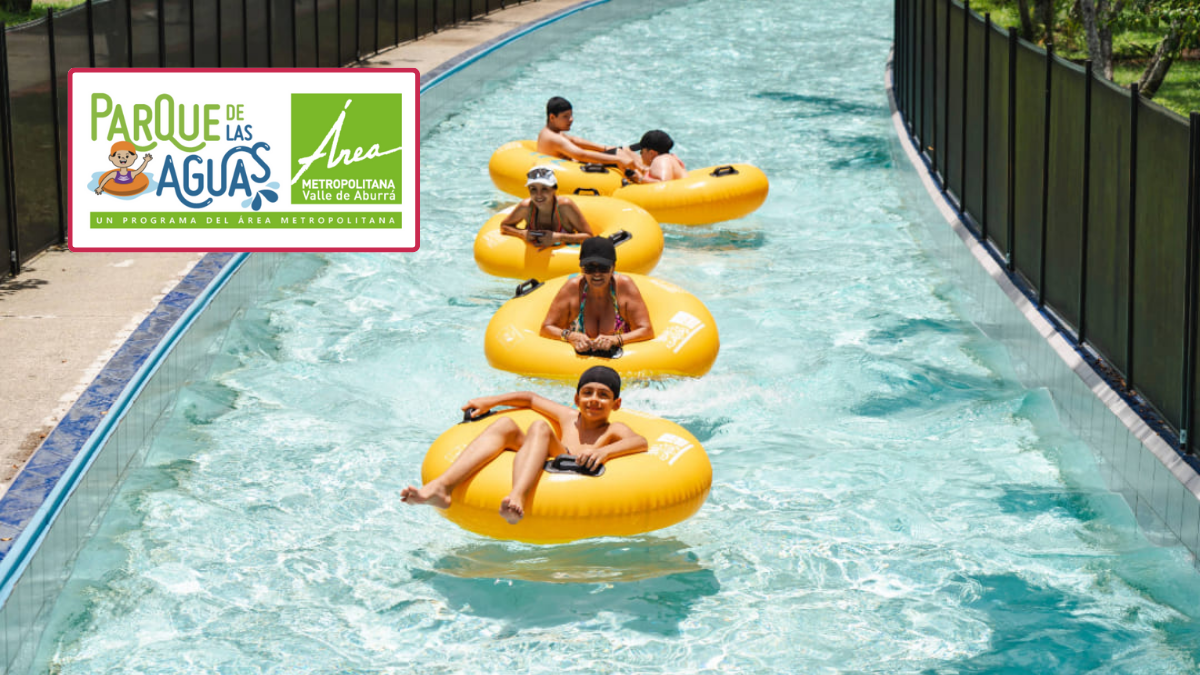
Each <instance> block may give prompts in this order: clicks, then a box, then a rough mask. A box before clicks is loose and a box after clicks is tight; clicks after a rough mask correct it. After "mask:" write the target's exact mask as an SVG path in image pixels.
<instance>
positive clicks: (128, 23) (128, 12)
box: [125, 0, 133, 68]
mask: <svg viewBox="0 0 1200 675" xmlns="http://www.w3.org/2000/svg"><path fill="white" fill-rule="evenodd" d="M125 55H126V57H127V60H128V62H129V63H128V67H130V68H132V67H133V3H132V2H131V1H130V0H125Z"/></svg>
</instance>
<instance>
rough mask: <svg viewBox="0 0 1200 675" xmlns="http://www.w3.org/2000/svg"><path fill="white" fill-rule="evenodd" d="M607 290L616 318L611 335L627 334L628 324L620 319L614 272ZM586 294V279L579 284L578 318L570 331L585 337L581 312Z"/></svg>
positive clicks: (615, 274)
mask: <svg viewBox="0 0 1200 675" xmlns="http://www.w3.org/2000/svg"><path fill="white" fill-rule="evenodd" d="M609 290H610V291H611V293H612V304H613V313H614V314H615V315H616V318H615V319H613V334H614V335H621V334H623V333H628V332H629V324H627V323H625V319H623V318H621V305H620V304H618V303H617V273H616V272H613V276H612V282H611V285H610V286H609ZM587 292H588V284H587V279H583V280H582V281H580V282H579V316H577V317H576V318H575V328H573V329H572V330H574V331H575V332H577V333H584V334H585V335H586V334H587V331H586V330H584V326H583V311H584V309H585V308H586V307H587Z"/></svg>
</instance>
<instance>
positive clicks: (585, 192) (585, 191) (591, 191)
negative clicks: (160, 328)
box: [575, 188, 600, 197]
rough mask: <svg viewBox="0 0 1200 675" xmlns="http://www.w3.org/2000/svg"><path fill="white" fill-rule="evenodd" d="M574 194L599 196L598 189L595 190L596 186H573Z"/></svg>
mask: <svg viewBox="0 0 1200 675" xmlns="http://www.w3.org/2000/svg"><path fill="white" fill-rule="evenodd" d="M575 194H577V195H592V196H593V197H599V196H600V191H599V190H597V189H596V188H575Z"/></svg>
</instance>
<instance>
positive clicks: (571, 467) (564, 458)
mask: <svg viewBox="0 0 1200 675" xmlns="http://www.w3.org/2000/svg"><path fill="white" fill-rule="evenodd" d="M542 468H543V470H544V471H548V472H550V473H577V474H580V475H581V476H591V477H593V478H595V477H597V476H602V475H604V465H603V464H601V465H599V466H597V467H596V468H594V469H589V468H587V467H586V466H584V465H582V464H579V463H578V462H576V461H575V458H574V457H572V456H571V455H559V456H557V457H555V458H554V459H548V460H546V464H545V466H544V467H542Z"/></svg>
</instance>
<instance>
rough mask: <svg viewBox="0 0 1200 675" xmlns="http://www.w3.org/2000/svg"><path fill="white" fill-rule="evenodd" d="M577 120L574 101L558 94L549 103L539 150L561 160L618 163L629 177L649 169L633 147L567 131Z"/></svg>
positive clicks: (547, 103)
mask: <svg viewBox="0 0 1200 675" xmlns="http://www.w3.org/2000/svg"><path fill="white" fill-rule="evenodd" d="M574 122H575V116H574V112H573V111H572V109H571V102H570V101H568V100H567V99H565V98H563V97H561V96H555V97H554V98H552V99H550V100H549V101H547V102H546V126H544V127H542V130H541V132H540V133H538V139H537V151H538V152H540V153H542V154H543V155H550V156H551V157H558V158H559V159H573V160H575V161H577V162H590V163H593V164H616V165H617V166H619V167H621V169H622V170H623V171H625V172H626V176H631V175H636V174H638V173H640V172H642V171H645V169H646V167H644V166H642V163H641V160H640V159H638V156H637V155H636V154H634V153H633V152H632V151H631V150H629V148H623V147H620V146H610V145H601V144H600V143H593V142H592V141H589V140H586V139H583V138H580V137H578V136H571V135H569V134H567V132H568V131H570V129H571V125H572V124H574Z"/></svg>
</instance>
